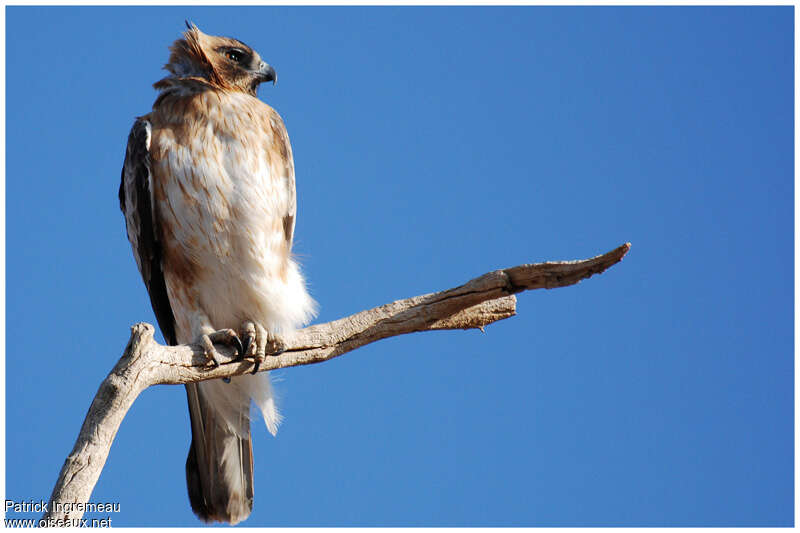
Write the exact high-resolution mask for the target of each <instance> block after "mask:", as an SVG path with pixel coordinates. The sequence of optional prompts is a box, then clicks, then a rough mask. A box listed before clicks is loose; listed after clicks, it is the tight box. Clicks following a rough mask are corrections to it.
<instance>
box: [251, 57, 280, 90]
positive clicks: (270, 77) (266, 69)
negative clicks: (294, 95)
mask: <svg viewBox="0 0 800 533" xmlns="http://www.w3.org/2000/svg"><path fill="white" fill-rule="evenodd" d="M256 74H257V75H258V80H259V81H261V82H265V81H271V82H272V85H275V84H276V83H278V74H277V73H276V72H275V69H274V68H272V67H271V66H269V65H267V64H266V63H265V62H263V61H262V62H261V65H260V66H259V69H258V70H257V71H256Z"/></svg>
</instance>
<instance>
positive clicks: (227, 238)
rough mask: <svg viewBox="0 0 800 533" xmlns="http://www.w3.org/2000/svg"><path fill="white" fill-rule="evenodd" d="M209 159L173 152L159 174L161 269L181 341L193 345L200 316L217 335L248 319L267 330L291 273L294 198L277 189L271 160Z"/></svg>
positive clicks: (156, 193)
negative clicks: (289, 212)
mask: <svg viewBox="0 0 800 533" xmlns="http://www.w3.org/2000/svg"><path fill="white" fill-rule="evenodd" d="M207 153H209V152H208V150H205V151H203V154H198V153H192V151H191V150H190V149H188V148H187V149H177V150H173V151H172V152H171V153H170V154H168V156H167V157H166V158H165V159H164V160H163V161H161V162H159V163H158V164H157V165H154V169H153V170H154V176H153V178H154V184H155V185H154V200H155V203H156V205H157V208H158V209H157V216H158V218H159V226H160V230H161V235H162V243H163V253H164V256H163V269H164V274H165V279H166V282H167V289H168V292H169V295H170V303H171V305H172V306H173V314H174V315H175V318H176V326H177V330H178V336H179V340H180V341H181V342H188V341H190V340H193V339H194V337H195V335H196V334H195V332H194V331H193V329H194V328H195V326H196V325H195V324H193V321H192V316H193V315H196V314H197V313H198V312H200V313H203V314H205V315H206V316H207V317H208V319H209V320H210V322H211V326H212V327H213V328H214V329H220V328H228V327H230V328H239V327H240V326H241V323H242V322H243V321H244V320H255V321H258V322H260V323H262V324H264V325H265V326H266V327H268V328H269V327H270V324H273V323H274V322H275V316H277V315H280V313H281V309H278V308H276V305H277V306H279V305H280V302H279V301H278V300H276V298H275V297H274V296H275V293H276V291H281V290H282V287H281V285H283V284H285V282H286V276H287V271H288V269H289V267H290V258H289V246H290V245H289V243H288V242H287V241H286V238H285V234H284V230H283V216H284V214H285V212H286V209H287V205H288V198H286V194H285V193H282V192H281V191H280V189H279V188H278V187H275V186H274V184H273V182H274V181H275V179H274V178H273V176H272V175H271V172H270V170H271V169H270V168H269V166H268V165H267V164H266V158H264V159H262V160H261V161H258V160H257V157H254V156H253V154H249V155H242V157H237V154H236V151H230V150H229V151H228V157H227V158H226V159H211V160H209V159H208V158H206V156H205V154H207ZM210 153H212V154H213V153H214V151H211V152H210ZM270 329H274V327H273V328H270Z"/></svg>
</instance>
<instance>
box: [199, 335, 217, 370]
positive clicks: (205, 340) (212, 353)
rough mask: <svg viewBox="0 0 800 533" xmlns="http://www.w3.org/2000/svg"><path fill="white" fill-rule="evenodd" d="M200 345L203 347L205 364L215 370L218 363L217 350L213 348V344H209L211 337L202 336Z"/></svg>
mask: <svg viewBox="0 0 800 533" xmlns="http://www.w3.org/2000/svg"><path fill="white" fill-rule="evenodd" d="M200 344H202V345H203V351H204V352H205V356H206V363H208V364H210V365H211V368H217V367H218V366H219V361H218V360H217V355H219V354H217V350H216V349H215V348H214V343H213V342H211V337H209V336H208V335H203V336H201V337H200Z"/></svg>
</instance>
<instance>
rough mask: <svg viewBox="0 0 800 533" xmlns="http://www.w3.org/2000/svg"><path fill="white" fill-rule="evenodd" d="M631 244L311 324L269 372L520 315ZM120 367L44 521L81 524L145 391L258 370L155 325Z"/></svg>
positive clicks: (145, 328)
mask: <svg viewBox="0 0 800 533" xmlns="http://www.w3.org/2000/svg"><path fill="white" fill-rule="evenodd" d="M629 249H630V244H629V243H626V244H623V245H622V246H620V247H619V248H616V249H615V250H612V251H610V252H608V253H606V254H603V255H599V256H597V257H593V258H591V259H585V260H582V261H562V262H549V263H537V264H529V265H520V266H516V267H513V268H507V269H504V270H495V271H494V272H489V273H488V274H484V275H483V276H480V277H478V278H475V279H473V280H472V281H469V282H468V283H465V284H464V285H461V286H459V287H456V288H454V289H449V290H446V291H441V292H436V293H432V294H425V295H422V296H416V297H414V298H408V299H406V300H398V301H396V302H392V303H390V304H386V305H382V306H380V307H376V308H374V309H370V310H367V311H361V312H360V313H356V314H355V315H351V316H349V317H346V318H342V319H339V320H335V321H333V322H328V323H326V324H318V325H315V326H309V327H307V328H305V329H301V330H300V331H298V332H296V334H295V335H293V336H292V338H290V339H284V340H285V341H286V343H287V345H288V346H287V349H286V351H285V352H284V353H282V354H281V355H279V356H275V357H268V358H267V360H266V361H264V363H263V364H262V365H261V371H267V370H275V369H278V368H286V367H290V366H298V365H308V364H311V363H320V362H322V361H327V360H328V359H332V358H334V357H338V356H340V355H342V354H345V353H347V352H349V351H351V350H355V349H356V348H359V347H361V346H364V345H365V344H369V343H371V342H375V341H377V340H380V339H385V338H386V337H392V336H395V335H402V334H404V333H412V332H415V331H430V330H437V329H470V328H480V329H483V327H484V326H486V325H488V324H491V323H492V322H496V321H498V320H503V319H504V318H509V317H511V316H514V315H515V314H516V298H515V296H514V294H516V293H518V292H522V291H526V290H532V289H554V288H556V287H566V286H568V285H574V284H575V283H578V282H579V281H580V280H582V279H585V278H588V277H590V276H592V275H594V274H599V273H601V272H603V271H604V270H606V269H608V268H609V267H611V266H613V265H614V264H616V263H618V262H619V261H620V260H621V259H622V258H623V257H624V256H625V254H626V253H628V250H629ZM131 330H132V332H131V338H130V340H129V341H128V345H127V347H126V348H125V352H124V353H123V355H122V357H121V358H120V360H119V361H118V362H117V364H116V366H115V367H114V369H113V370H112V371H111V373H110V374H109V375H108V377H106V379H105V380H104V381H103V383H101V384H100V389H99V390H98V391H97V395H96V396H95V398H94V401H93V402H92V405H91V406H90V407H89V412H88V413H87V414H86V419H85V420H84V422H83V426H82V427H81V431H80V434H79V435H78V439H77V441H76V443H75V447H74V448H73V450H72V453H70V455H69V457H67V459H66V461H65V462H64V466H63V467H62V468H61V473H60V474H59V476H58V481H57V482H56V486H55V488H54V489H53V494H52V495H51V497H50V502H49V504H48V507H47V512H46V513H45V515H44V517H43V520H44V522H43V523H42V524H41V525H79V520H80V518H81V517H82V516H83V513H84V511H85V506H84V504H86V503H87V502H88V501H89V497H90V496H91V494H92V490H93V489H94V486H95V483H97V480H98V478H99V477H100V472H101V471H102V469H103V465H105V462H106V458H107V457H108V452H109V450H110V449H111V443H112V442H113V440H114V437H115V436H116V434H117V430H118V429H119V426H120V424H121V423H122V420H123V418H125V414H126V413H127V412H128V409H130V407H131V405H133V402H134V401H135V400H136V398H137V397H138V396H139V393H141V392H142V391H143V390H144V389H146V388H147V387H149V386H151V385H157V384H180V383H193V382H198V381H203V380H206V379H217V378H225V377H233V376H238V375H240V374H244V373H245V372H250V371H251V370H252V368H253V361H251V360H244V361H234V356H235V353H233V351H232V350H231V349H230V348H228V347H225V346H217V349H218V350H219V352H220V354H221V355H222V359H221V360H220V365H219V366H218V367H217V368H213V369H209V368H208V364H207V361H206V357H205V355H204V352H203V349H202V348H201V347H200V346H196V345H190V344H185V345H181V346H163V345H161V344H158V343H157V342H156V341H155V339H154V338H153V333H154V328H153V326H151V325H150V324H144V323H140V324H136V325H134V326H133V327H132V328H131Z"/></svg>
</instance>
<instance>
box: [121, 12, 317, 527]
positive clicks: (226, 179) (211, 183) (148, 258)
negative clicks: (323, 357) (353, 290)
mask: <svg viewBox="0 0 800 533" xmlns="http://www.w3.org/2000/svg"><path fill="white" fill-rule="evenodd" d="M187 27H188V29H187V30H186V31H185V32H184V34H183V38H182V39H178V40H177V41H175V43H174V44H173V45H172V46H171V47H170V52H171V54H170V57H169V63H167V64H166V66H165V67H164V68H165V69H166V70H167V71H169V73H170V74H169V75H168V76H167V77H165V78H164V79H162V80H160V81H158V82H157V83H155V84H154V87H155V88H156V89H157V90H158V91H159V95H158V97H157V98H156V101H155V103H154V104H153V109H152V111H151V112H150V113H148V114H147V115H144V116H142V117H139V118H138V119H137V120H136V122H135V123H134V125H133V128H132V129H131V132H130V136H129V137H128V147H127V150H126V153H125V163H124V165H123V169H122V183H121V184H120V189H119V200H120V207H121V209H122V212H123V213H124V215H125V223H126V226H127V233H128V239H129V240H130V243H131V246H132V247H133V255H134V257H135V259H136V264H137V266H138V267H139V272H140V273H141V275H142V278H143V279H144V283H145V285H146V286H147V291H148V293H149V294H150V302H151V303H152V306H153V311H154V312H155V315H156V318H157V319H158V323H159V326H160V327H161V331H162V333H163V334H164V337H165V339H166V340H167V342H168V343H169V344H171V345H175V344H185V343H197V344H200V345H202V346H204V347H205V351H206V356H207V358H208V360H209V363H210V364H212V365H213V364H217V356H218V355H219V354H218V353H217V352H216V350H215V349H214V343H218V344H219V343H222V344H228V345H232V346H235V347H236V349H237V351H238V353H239V356H240V357H248V358H251V357H252V358H254V359H255V364H256V368H255V369H254V372H253V374H252V375H244V376H238V377H234V378H231V379H230V382H227V383H226V382H224V381H222V380H211V381H203V382H201V383H192V384H189V385H186V396H187V398H188V400H189V417H190V420H191V428H192V442H191V446H190V448H189V457H188V458H187V460H186V484H187V488H188V491H189V501H190V502H191V505H192V510H193V511H194V512H195V514H197V515H198V516H199V517H200V518H201V519H202V520H204V521H206V522H213V521H220V522H229V523H231V524H235V523H237V522H240V521H242V520H244V519H245V518H247V516H248V515H249V514H250V511H251V510H252V507H253V448H252V444H251V440H250V402H251V400H252V401H253V403H255V405H256V406H257V407H258V408H259V410H260V411H261V413H262V415H263V417H264V421H265V422H266V425H267V429H268V430H269V431H270V432H271V433H272V434H273V435H274V434H275V432H276V431H277V426H278V423H279V422H280V415H279V414H278V411H277V409H276V407H275V400H274V398H273V394H272V388H271V386H270V381H269V375H268V373H267V372H261V373H259V374H256V373H255V371H256V370H257V368H258V364H259V363H260V362H262V361H263V360H264V357H265V355H266V354H267V353H274V352H276V351H278V350H279V347H280V345H281V339H284V340H285V339H286V338H287V337H288V336H289V335H291V332H292V331H294V330H295V329H296V328H298V327H299V326H301V325H303V324H305V323H306V322H308V321H309V320H310V319H311V318H312V316H313V315H314V309H315V302H314V301H313V300H312V299H311V297H310V296H309V295H308V292H307V291H306V288H305V282H304V280H303V277H302V275H301V274H300V270H299V268H298V266H297V263H296V262H295V261H294V260H293V258H292V255H291V250H292V238H293V235H294V225H295V214H296V211H297V204H296V196H295V181H294V162H293V160H292V148H291V146H290V144H289V136H288V135H287V133H286V128H285V126H284V124H283V120H281V117H280V116H279V115H278V113H276V112H275V110H274V109H272V108H271V107H270V106H268V105H266V104H265V103H263V102H262V101H260V100H259V99H258V98H257V97H256V89H257V87H258V85H259V84H260V83H263V82H268V81H272V82H273V83H274V82H275V79H276V74H275V71H274V70H273V68H272V67H271V66H269V65H268V64H267V63H265V62H264V61H263V60H262V59H261V57H260V56H259V55H258V53H256V52H255V51H254V50H253V49H251V48H250V47H249V46H247V45H246V44H244V43H242V42H241V41H238V40H236V39H230V38H227V37H215V36H211V35H206V34H204V33H203V32H201V31H200V30H199V29H198V28H197V27H196V26H194V25H193V24H189V23H187Z"/></svg>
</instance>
